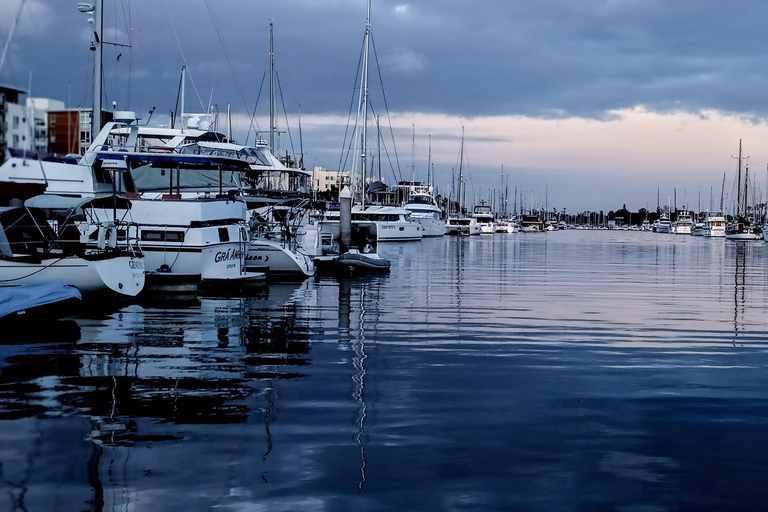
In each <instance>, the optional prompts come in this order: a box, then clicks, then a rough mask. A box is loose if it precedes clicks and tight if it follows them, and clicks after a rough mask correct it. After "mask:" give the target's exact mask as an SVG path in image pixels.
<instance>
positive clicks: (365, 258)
mask: <svg viewBox="0 0 768 512" xmlns="http://www.w3.org/2000/svg"><path fill="white" fill-rule="evenodd" d="M390 266H391V264H390V262H389V260H386V259H384V258H381V257H379V256H371V255H368V254H361V253H357V252H354V253H353V252H348V253H344V254H342V255H341V256H339V257H338V258H336V259H335V260H333V267H334V269H335V270H336V272H342V273H348V274H371V273H379V272H389V269H390Z"/></svg>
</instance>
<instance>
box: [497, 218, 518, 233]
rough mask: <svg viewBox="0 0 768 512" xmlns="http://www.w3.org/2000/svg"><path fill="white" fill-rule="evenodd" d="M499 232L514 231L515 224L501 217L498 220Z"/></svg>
mask: <svg viewBox="0 0 768 512" xmlns="http://www.w3.org/2000/svg"><path fill="white" fill-rule="evenodd" d="M496 232H497V233H514V232H515V224H514V223H513V222H512V221H510V220H508V219H499V220H497V221H496Z"/></svg>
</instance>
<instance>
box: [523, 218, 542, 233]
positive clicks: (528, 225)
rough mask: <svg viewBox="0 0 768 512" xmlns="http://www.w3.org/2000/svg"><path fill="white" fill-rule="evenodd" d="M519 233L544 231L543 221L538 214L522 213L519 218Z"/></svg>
mask: <svg viewBox="0 0 768 512" xmlns="http://www.w3.org/2000/svg"><path fill="white" fill-rule="evenodd" d="M520 232H521V233H544V221H542V220H541V219H540V218H539V216H538V215H523V216H522V217H521V219H520Z"/></svg>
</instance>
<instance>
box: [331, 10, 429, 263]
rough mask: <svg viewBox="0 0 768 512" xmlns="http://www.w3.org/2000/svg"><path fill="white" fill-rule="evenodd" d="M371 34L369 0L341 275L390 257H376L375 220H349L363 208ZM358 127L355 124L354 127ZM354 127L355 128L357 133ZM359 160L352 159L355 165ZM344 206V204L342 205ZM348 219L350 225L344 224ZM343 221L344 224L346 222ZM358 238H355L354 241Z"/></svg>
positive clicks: (346, 196)
mask: <svg viewBox="0 0 768 512" xmlns="http://www.w3.org/2000/svg"><path fill="white" fill-rule="evenodd" d="M370 35H371V0H368V15H367V18H366V22H365V43H364V46H363V72H362V77H361V83H360V103H359V104H360V109H359V110H358V119H359V118H360V116H362V133H361V139H360V142H361V151H360V159H359V165H360V170H359V180H360V181H359V183H358V184H357V185H358V186H357V187H355V185H356V183H355V181H356V179H358V176H357V175H356V174H355V169H354V167H353V171H352V173H351V176H352V185H353V188H357V192H358V193H359V194H360V198H361V203H362V204H361V205H360V206H353V205H352V204H353V202H354V194H355V192H354V191H351V190H350V189H349V188H348V187H344V188H343V189H342V190H341V192H340V193H339V200H340V201H343V204H342V205H341V208H342V209H345V208H347V207H349V209H350V217H349V220H347V219H346V218H345V219H342V217H343V216H344V215H342V212H341V211H340V212H339V223H338V225H339V231H340V232H341V233H340V235H341V237H340V238H341V240H342V245H344V244H346V243H347V242H346V241H345V240H344V238H345V237H344V235H343V234H342V233H343V232H344V231H345V228H346V229H349V230H350V232H351V233H350V235H351V236H350V241H351V244H350V246H348V247H345V249H346V252H344V253H342V254H340V255H339V256H338V257H337V258H335V259H334V260H333V267H334V269H335V271H336V272H338V273H343V274H352V275H354V274H359V273H370V272H388V271H389V268H390V262H389V260H386V259H384V258H382V257H380V256H379V254H378V252H377V250H376V247H375V244H376V243H377V240H378V239H379V235H378V231H379V228H380V226H379V225H378V224H377V223H375V222H374V223H370V224H369V223H358V224H356V225H355V224H353V222H352V219H354V218H355V215H356V214H358V215H359V214H360V212H362V211H365V170H366V148H367V140H366V135H367V122H368V55H369V45H370V40H371V39H370ZM356 128H357V127H356ZM356 131H357V130H355V132H356ZM357 163H358V161H357V160H356V161H355V165H356V164H357ZM345 205H346V206H345ZM347 222H349V224H346V223H347ZM345 224H346V225H345ZM356 239H357V240H356ZM419 239H421V231H419Z"/></svg>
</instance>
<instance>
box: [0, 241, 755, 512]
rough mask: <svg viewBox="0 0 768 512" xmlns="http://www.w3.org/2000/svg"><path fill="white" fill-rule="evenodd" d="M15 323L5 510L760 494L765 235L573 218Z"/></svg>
mask: <svg viewBox="0 0 768 512" xmlns="http://www.w3.org/2000/svg"><path fill="white" fill-rule="evenodd" d="M381 253H382V254H383V255H384V256H385V257H388V258H390V259H391V261H392V272H391V274H390V275H389V276H380V277H371V278H367V279H358V280H344V281H337V280H335V279H325V278H323V279H319V280H315V281H312V280H310V281H307V282H305V283H302V284H283V285H275V284H273V285H271V286H269V287H268V288H267V289H265V290H264V291H261V292H257V293H255V294H254V295H253V296H251V297H238V298H221V297H200V298H198V299H197V300H195V301H191V302H177V303H159V304H132V305H127V306H124V307H122V308H120V309H112V310H108V311H106V312H101V313H98V312H88V313H84V314H83V315H82V316H81V317H80V318H77V319H76V320H74V321H67V322H60V323H58V324H57V325H56V327H55V329H54V330H53V331H50V330H48V331H41V332H37V333H34V334H25V335H24V336H23V341H21V340H19V339H18V338H17V337H16V336H13V335H12V333H3V334H0V340H1V341H2V343H0V464H1V465H0V510H20V511H21V510H25V511H31V510H46V511H48V510H61V511H70V510H72V511H80V510H125V511H189V510H209V509H214V508H215V509H217V510H233V511H251V510H253V511H261V510H265V511H266V510H269V511H293V510H361V511H380V510H541V511H551V510H617V511H664V510H671V511H679V510H697V511H699V510H726V509H729V510H738V509H741V510H757V509H763V508H765V507H766V502H767V501H766V500H767V499H768V485H766V481H768V443H766V442H765V439H766V438H768V350H767V349H768V333H767V332H766V330H767V329H766V318H768V317H767V316H766V313H768V275H767V274H768V272H767V269H768V244H764V243H763V242H754V243H748V244H736V243H733V242H725V241H723V240H709V239H703V238H694V237H688V236H685V237H684V236H674V235H656V234H650V233H635V232H588V231H566V232H557V233H548V234H545V235H536V234H513V235H504V234H498V235H494V236H487V237H486V236H483V237H472V238H471V239H466V238H463V239H456V238H445V239H434V240H424V241H423V242H421V243H411V244H391V245H385V246H382V247H381Z"/></svg>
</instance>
